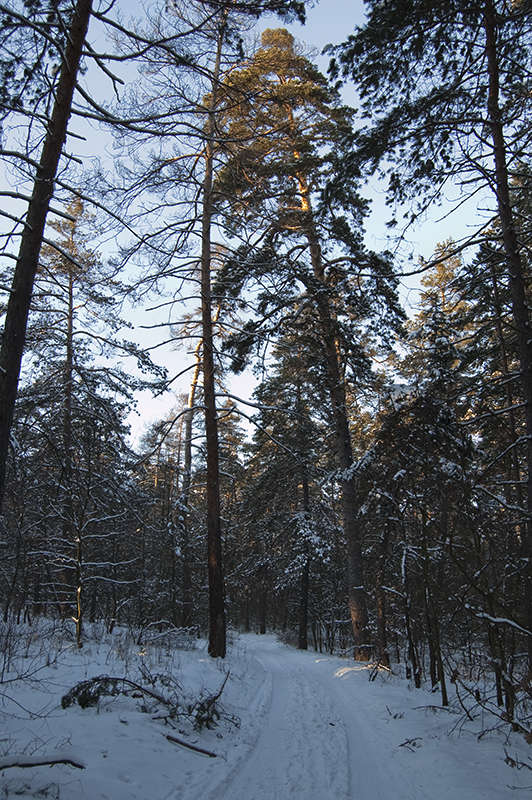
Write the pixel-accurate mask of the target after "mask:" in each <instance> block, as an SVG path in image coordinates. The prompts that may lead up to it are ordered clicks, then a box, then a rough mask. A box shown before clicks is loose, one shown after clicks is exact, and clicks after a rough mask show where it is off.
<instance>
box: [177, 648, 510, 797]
mask: <svg viewBox="0 0 532 800" xmlns="http://www.w3.org/2000/svg"><path fill="white" fill-rule="evenodd" d="M242 644H243V647H244V648H245V652H246V658H247V659H248V665H249V668H250V669H251V673H252V675H253V677H252V685H251V686H250V687H248V688H249V689H251V695H250V696H248V697H247V698H246V699H244V703H247V705H246V706H245V712H243V713H242V716H243V718H244V719H245V720H246V724H245V725H244V726H243V728H242V729H241V730H240V731H238V732H237V735H236V736H234V735H232V736H228V737H225V740H224V743H223V747H222V748H221V750H220V752H219V755H220V756H221V757H220V758H218V759H216V760H214V759H213V760H211V761H210V762H209V763H206V764H205V767H204V769H203V770H200V771H198V770H197V769H195V770H194V769H191V770H190V771H188V772H187V774H186V775H183V777H184V778H185V780H183V781H182V782H181V786H180V787H179V788H180V791H179V792H178V793H175V794H174V793H172V794H171V795H169V796H168V800H198V799H199V798H201V800H292V798H294V800H297V798H301V800H303V798H304V800H370V799H371V800H391V798H393V800H448V799H449V797H456V798H459V800H491V799H492V798H501V799H502V797H505V798H508V797H512V796H513V797H516V800H517V797H519V796H522V795H521V793H518V794H517V796H516V795H515V794H513V793H512V792H511V791H510V789H509V787H508V784H507V782H506V781H505V779H504V776H503V774H502V772H501V773H500V774H498V773H497V772H495V773H493V774H492V775H491V776H488V775H484V774H483V771H482V766H481V763H482V762H481V761H479V762H478V763H477V762H476V761H475V760H474V759H472V758H471V757H469V756H470V755H474V753H475V751H474V750H469V749H468V750H467V753H468V755H467V756H466V755H465V752H464V751H463V750H462V748H461V746H460V744H459V742H457V741H456V740H448V739H447V736H446V734H445V733H444V732H443V738H442V727H441V721H440V718H439V717H434V715H429V717H427V716H424V712H420V711H415V710H414V709H412V708H411V707H410V710H409V708H408V705H407V706H405V691H407V692H408V690H407V689H406V690H405V686H404V685H398V686H394V685H393V684H391V685H387V686H381V685H379V681H376V682H375V683H370V682H369V681H368V672H367V667H365V666H364V665H362V664H358V665H357V664H356V663H355V662H353V661H348V660H345V659H344V660H342V659H339V658H336V657H332V656H327V655H320V654H318V653H313V652H310V651H307V652H301V651H296V650H293V649H291V648H288V647H286V646H284V645H282V644H280V642H279V641H277V640H276V639H275V638H274V637H273V636H260V637H259V636H253V635H246V636H243V637H242ZM253 687H254V688H253ZM410 698H411V702H410V703H409V705H410V706H416V705H417V704H418V703H423V702H424V699H423V697H420V696H419V695H410ZM428 698H429V702H430V695H429V696H428ZM426 699H427V698H425V701H426ZM407 703H408V701H407ZM388 704H390V705H391V709H390V707H389V706H388ZM395 709H401V711H400V713H398V714H397V715H395V716H394V714H393V711H394V710H395ZM237 711H238V709H237ZM420 715H421V716H420ZM244 728H245V729H244ZM408 737H417V739H418V742H417V743H414V744H413V745H412V746H408V747H405V746H404V744H407V743H408ZM405 740H407V741H406V742H405ZM220 745H222V742H220ZM224 747H225V752H224V749H223V748H224ZM476 757H477V756H475V758H476ZM478 757H479V758H480V757H481V750H479V751H478ZM501 764H502V759H501ZM192 766H193V765H192V763H191V767H192ZM504 769H505V767H504V765H502V770H504ZM494 777H496V783H495V784H494V782H493V778H494ZM499 778H500V783H499ZM505 784H506V785H505ZM497 786H498V787H499V788H497ZM501 790H502V791H501ZM165 800H166V798H165Z"/></svg>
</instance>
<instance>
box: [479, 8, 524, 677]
mask: <svg viewBox="0 0 532 800" xmlns="http://www.w3.org/2000/svg"><path fill="white" fill-rule="evenodd" d="M483 24H484V31H485V35H486V45H485V52H486V58H487V65H488V78H489V84H488V107H487V111H488V124H489V127H490V129H491V139H492V143H493V153H494V159H495V192H496V196H497V207H498V212H499V220H500V224H501V230H502V239H503V248H504V253H505V255H506V260H507V265H508V271H509V285H510V291H511V296H512V313H513V318H514V324H515V327H516V330H517V336H518V342H519V361H520V368H521V386H522V390H523V400H524V402H525V419H526V436H527V452H526V463H527V469H528V476H527V508H526V511H527V523H526V528H525V535H524V536H523V542H522V549H523V558H524V563H525V564H526V567H525V574H524V597H525V615H526V622H525V625H526V627H527V628H528V630H529V631H532V331H531V327H530V317H529V311H528V304H527V295H526V284H525V276H524V270H523V265H522V262H521V256H520V251H519V243H518V238H517V233H516V227H515V223H514V219H513V213H512V206H511V199H510V187H509V179H508V167H507V162H506V142H505V137H504V128H503V123H502V116H501V109H500V70H499V63H498V58H497V17H496V12H495V6H494V3H493V0H486V2H485V4H484V16H483ZM528 669H529V672H531V671H532V636H530V635H529V636H528Z"/></svg>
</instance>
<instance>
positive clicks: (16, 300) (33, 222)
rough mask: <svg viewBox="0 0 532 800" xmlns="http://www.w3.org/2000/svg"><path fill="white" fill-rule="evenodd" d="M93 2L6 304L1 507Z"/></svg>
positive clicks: (76, 32) (82, 16) (83, 5)
mask: <svg viewBox="0 0 532 800" xmlns="http://www.w3.org/2000/svg"><path fill="white" fill-rule="evenodd" d="M91 10H92V0H78V2H77V4H76V6H75V10H74V14H73V17H72V22H71V25H70V28H69V31H68V36H67V41H66V47H65V54H64V58H63V61H62V64H61V72H60V75H59V81H58V83H57V90H56V93H55V101H54V106H53V111H52V116H51V118H50V122H49V124H48V126H47V132H46V137H45V139H44V144H43V148H42V152H41V158H40V161H39V166H38V168H37V171H36V175H35V182H34V185H33V193H32V196H31V200H30V202H29V205H28V213H27V216H26V223H25V225H24V231H23V233H22V239H21V242H20V249H19V254H18V258H17V263H16V267H15V274H14V276H13V283H12V286H11V292H10V295H9V301H8V304H7V311H6V319H5V325H4V333H3V336H2V345H1V348H0V510H1V507H2V502H3V498H4V491H5V479H6V462H7V454H8V450H9V434H10V429H11V423H12V421H13V412H14V408H15V400H16V396H17V388H18V380H19V375H20V367H21V363H22V354H23V351H24V343H25V339H26V327H27V322H28V314H29V309H30V303H31V296H32V292H33V283H34V280H35V273H36V271H37V266H38V263H39V253H40V250H41V245H42V239H43V235H44V226H45V223H46V217H47V214H48V208H49V205H50V200H51V198H52V194H53V191H54V180H55V177H56V174H57V168H58V165H59V159H60V157H61V152H62V150H63V145H64V143H65V139H66V135H67V126H68V120H69V118H70V113H71V109H72V99H73V96H74V89H75V86H76V79H77V74H78V70H79V66H80V61H81V54H82V50H83V45H84V43H85V37H86V34H87V28H88V25H89V20H90V16H91Z"/></svg>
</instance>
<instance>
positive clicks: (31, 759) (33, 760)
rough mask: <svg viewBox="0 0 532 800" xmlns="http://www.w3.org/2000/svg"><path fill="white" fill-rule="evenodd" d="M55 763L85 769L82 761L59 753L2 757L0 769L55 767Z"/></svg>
mask: <svg viewBox="0 0 532 800" xmlns="http://www.w3.org/2000/svg"><path fill="white" fill-rule="evenodd" d="M54 764H68V765H69V766H71V767H76V769H85V764H84V763H83V762H82V761H78V760H77V759H75V758H72V757H71V756H67V755H64V754H59V753H58V754H55V755H49V756H5V757H4V758H0V770H3V769H10V768H11V767H23V768H25V767H53V766H54Z"/></svg>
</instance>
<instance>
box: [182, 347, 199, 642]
mask: <svg viewBox="0 0 532 800" xmlns="http://www.w3.org/2000/svg"><path fill="white" fill-rule="evenodd" d="M201 345H202V342H201V340H200V341H199V342H198V344H197V346H196V349H195V351H194V356H195V358H196V365H195V367H194V372H193V373H192V380H191V382H190V390H189V393H188V400H187V412H186V414H185V436H184V458H183V483H182V486H181V497H180V509H179V512H180V515H181V519H182V522H181V537H182V538H181V553H182V557H183V576H182V577H183V587H182V595H181V597H182V603H183V605H182V614H181V624H182V625H183V627H184V628H188V627H190V626H191V625H192V610H193V602H192V569H191V555H190V534H189V519H188V518H189V508H188V503H189V500H190V483H191V478H192V425H193V422H194V405H195V403H196V389H197V386H198V379H199V374H200V371H201V354H200V351H201Z"/></svg>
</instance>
